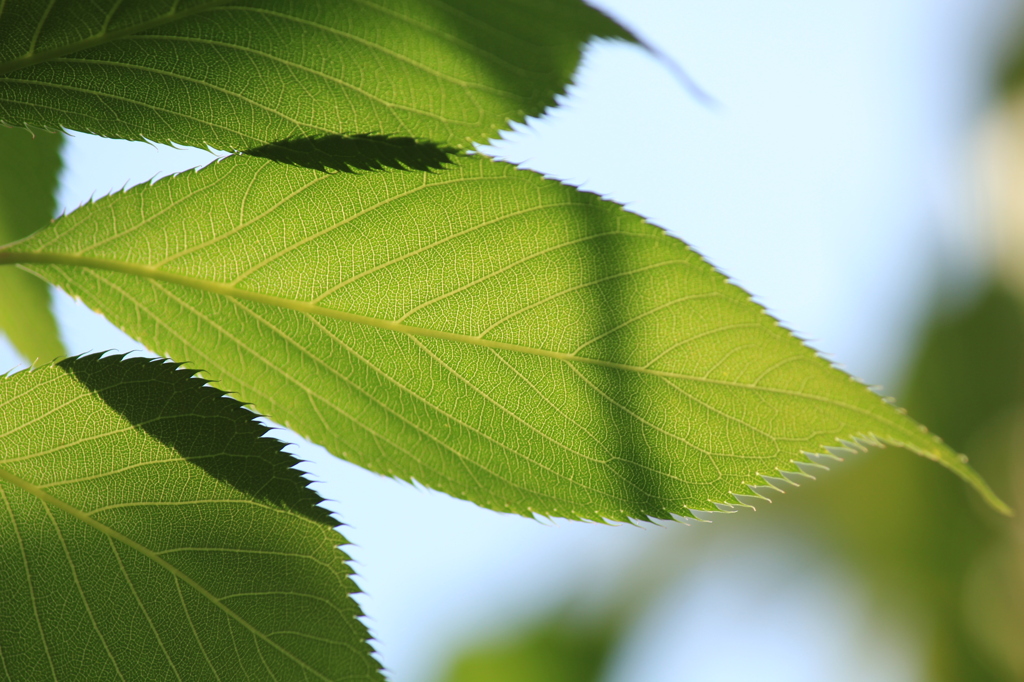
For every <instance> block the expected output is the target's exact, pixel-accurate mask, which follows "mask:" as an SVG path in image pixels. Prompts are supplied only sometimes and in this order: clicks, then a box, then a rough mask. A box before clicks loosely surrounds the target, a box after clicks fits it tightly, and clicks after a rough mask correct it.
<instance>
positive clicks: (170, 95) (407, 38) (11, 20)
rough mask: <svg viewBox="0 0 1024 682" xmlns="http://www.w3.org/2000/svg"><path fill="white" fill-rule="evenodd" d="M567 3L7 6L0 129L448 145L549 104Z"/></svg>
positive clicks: (573, 15) (590, 12) (571, 64)
mask: <svg viewBox="0 0 1024 682" xmlns="http://www.w3.org/2000/svg"><path fill="white" fill-rule="evenodd" d="M592 36H605V37H620V38H627V37H628V33H627V32H626V31H624V30H623V29H622V28H620V27H619V26H617V25H616V24H615V23H614V22H612V21H611V20H610V19H608V18H607V17H605V16H604V15H603V14H601V13H600V12H598V11H597V10H594V9H592V8H590V7H588V6H587V5H585V4H583V2H581V0H502V2H479V0H432V1H424V0H127V1H125V0H96V1H93V2H81V0H8V1H7V2H5V3H0V121H8V122H12V123H18V124H21V123H31V124H34V125H39V126H45V127H58V126H63V127H65V128H70V129H74V130H82V131H87V132H94V133H97V134H100V135H105V136H108V137H121V138H126V139H132V140H138V139H144V138H145V139H150V140H155V141H160V142H164V141H172V142H177V143H180V144H188V145H196V146H204V145H212V146H213V147H215V148H218V149H229V150H230V149H248V148H250V147H255V146H258V145H260V144H265V143H268V142H272V141H275V140H281V139H285V138H291V137H299V136H308V135H314V134H324V133H332V134H334V133H337V134H379V135H397V136H407V137H413V138H419V139H431V140H435V141H438V142H442V143H445V144H452V145H455V146H459V147H461V146H466V145H468V144H469V143H470V142H471V141H480V140H485V139H487V138H488V137H491V136H493V134H494V133H495V132H496V131H497V130H498V129H500V128H502V127H504V126H506V124H507V122H508V120H509V119H512V120H520V121H521V120H523V119H524V117H525V116H527V115H536V114H539V113H540V112H541V111H543V110H544V108H546V107H547V106H550V105H551V104H553V103H554V97H555V95H556V94H557V93H560V92H562V91H563V90H564V88H565V86H566V84H567V82H568V80H569V78H570V76H571V75H572V72H573V71H574V70H575V68H576V65H577V63H578V61H579V56H580V49H581V47H582V44H583V43H584V42H586V41H587V40H588V39H589V38H591V37H592Z"/></svg>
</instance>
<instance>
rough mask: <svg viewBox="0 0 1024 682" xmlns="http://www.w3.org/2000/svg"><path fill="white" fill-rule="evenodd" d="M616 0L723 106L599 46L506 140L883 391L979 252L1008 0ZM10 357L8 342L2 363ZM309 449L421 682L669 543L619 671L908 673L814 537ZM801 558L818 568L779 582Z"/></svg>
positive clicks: (624, 14)
mask: <svg viewBox="0 0 1024 682" xmlns="http://www.w3.org/2000/svg"><path fill="white" fill-rule="evenodd" d="M600 4H601V6H604V7H607V8H608V9H609V11H611V12H613V13H614V14H616V15H617V16H619V17H621V19H622V20H623V21H624V22H625V23H626V24H627V25H628V26H629V27H631V28H633V29H634V30H635V31H636V32H637V33H638V34H639V35H641V36H642V37H643V38H644V39H646V40H647V41H649V42H650V43H651V44H653V45H655V46H657V47H658V48H659V49H660V50H662V51H664V52H665V53H666V54H667V55H669V56H670V57H671V58H672V59H673V60H675V61H676V62H677V63H678V64H680V65H682V66H683V67H684V68H686V69H687V71H688V72H689V73H690V74H691V75H692V77H693V78H695V79H696V80H697V81H698V82H699V83H700V84H701V85H702V86H703V87H704V88H705V89H706V90H707V91H708V92H709V93H710V94H711V95H712V96H713V97H714V98H715V99H716V100H718V101H719V102H720V104H719V106H717V107H714V108H708V107H705V106H703V105H701V104H700V103H698V102H696V101H695V100H694V99H693V98H692V97H690V96H688V94H687V93H686V92H685V91H684V90H683V89H682V88H681V87H680V85H679V83H678V82H677V81H676V80H674V78H673V76H672V74H671V73H670V71H669V70H668V69H666V68H665V67H664V66H663V65H662V64H661V63H659V62H658V61H657V60H655V59H653V58H652V57H651V56H650V55H649V54H647V53H645V52H643V51H642V50H640V49H637V48H634V47H629V46H624V45H610V44H601V45H598V46H595V47H594V48H593V49H591V50H590V51H588V54H587V58H586V62H585V66H584V68H583V70H582V71H581V73H580V75H579V77H578V79H577V80H578V85H577V86H575V87H573V88H572V90H571V91H570V93H569V95H568V96H567V97H566V98H565V100H564V103H563V104H564V106H563V107H562V108H561V109H560V110H557V111H555V112H553V113H552V114H551V115H549V116H548V117H546V118H545V119H543V120H541V121H533V122H531V123H530V125H529V126H528V127H523V126H519V127H518V128H517V132H515V133H512V134H509V135H506V136H505V138H506V139H504V140H502V141H499V142H497V143H496V144H495V145H494V147H493V148H492V149H491V150H490V151H491V153H495V154H498V155H501V156H504V157H507V158H508V159H510V160H512V161H515V162H517V163H524V164H526V165H527V166H529V167H530V168H533V169H536V170H539V171H541V172H544V173H546V174H550V175H553V176H556V177H558V178H560V179H563V180H566V181H569V182H572V183H575V184H580V185H581V186H582V187H583V188H584V189H586V190H589V191H593V192H597V193H600V194H603V195H606V196H608V197H610V198H613V199H615V200H617V201H620V202H623V203H626V204H627V206H629V208H631V209H632V210H634V211H636V212H638V213H641V214H642V215H645V216H647V217H648V218H650V219H651V220H652V222H656V223H658V224H659V225H661V226H663V227H665V228H667V229H669V230H670V231H671V232H673V233H674V234H676V235H677V236H679V237H681V238H683V239H685V240H687V241H688V242H689V243H690V244H691V245H693V246H694V247H695V248H697V250H699V251H700V252H701V253H703V254H704V255H705V256H706V257H707V258H708V259H709V260H711V262H712V263H714V264H715V265H716V266H718V267H719V268H720V269H722V270H723V271H724V272H726V273H727V274H728V275H729V276H730V277H732V278H733V279H734V281H736V282H737V283H739V284H741V285H743V286H745V287H746V288H747V289H748V290H750V291H752V292H753V293H754V294H755V296H756V298H757V300H759V301H761V302H762V303H764V304H765V305H767V306H768V307H769V308H770V310H771V311H773V313H774V314H776V315H777V316H778V317H779V318H780V319H781V320H783V322H784V323H785V324H786V325H787V326H789V327H790V328H792V329H795V330H796V331H797V332H798V333H799V334H800V335H801V336H803V337H805V338H809V339H811V340H812V341H813V344H814V345H815V347H817V348H819V349H820V350H822V351H824V352H826V353H828V354H829V356H830V357H831V358H832V359H834V360H835V361H836V362H838V363H840V364H842V365H843V366H845V367H846V368H848V369H849V370H850V371H851V372H852V373H854V374H855V375H857V376H859V377H861V378H862V379H864V380H866V381H868V382H870V383H887V384H889V385H891V384H892V382H893V381H894V380H895V375H894V372H895V371H896V369H897V368H898V366H899V363H900V361H901V359H902V358H903V355H904V353H905V352H906V349H907V347H908V345H909V343H910V342H911V340H912V338H913V333H914V329H915V325H916V324H917V322H918V320H919V319H920V314H921V313H920V305H921V302H922V300H923V297H925V296H926V295H927V292H928V291H930V290H931V286H932V281H933V280H934V277H935V273H936V268H937V267H938V265H937V263H939V262H940V259H945V261H949V262H954V263H958V264H959V265H956V266H955V267H954V268H953V270H952V271H950V270H946V271H945V272H946V276H948V277H958V278H961V279H962V281H964V282H965V283H969V281H970V275H971V272H972V271H973V270H972V269H976V267H977V264H978V263H979V262H980V261H981V260H982V258H983V257H982V256H981V255H980V253H979V251H978V249H977V248H976V247H974V246H973V245H972V241H971V239H970V233H971V230H972V229H973V228H974V225H973V224H972V215H973V213H972V209H971V202H970V197H969V196H968V195H967V193H965V192H964V190H963V189H962V188H963V184H964V183H963V180H964V171H963V162H964V159H965V157H966V154H967V147H966V142H965V137H964V136H965V134H966V132H967V131H968V125H969V123H970V121H971V117H972V115H973V113H974V112H975V111H976V110H977V109H978V107H979V93H980V92H981V91H982V83H981V81H980V77H981V75H982V74H983V66H984V55H983V53H982V52H981V51H979V46H983V45H984V44H985V43H986V41H987V36H989V35H991V31H992V30H993V29H992V27H993V26H996V25H997V21H995V20H993V19H992V18H991V16H988V15H986V14H984V13H983V11H982V10H984V9H985V8H986V7H987V8H989V9H991V8H992V7H995V6H996V5H998V4H999V2H998V0H987V1H986V2H978V1H975V2H970V1H969V0H939V1H936V0H904V1H902V2H891V0H831V1H830V2H821V0H792V1H790V2H786V3H765V2H762V1H761V0H719V1H718V2H714V3H708V2H696V1H695V0H662V1H655V0H650V1H645V2H641V1H639V0H633V1H631V2H626V1H625V0H608V1H607V2H601V3H600ZM986 16H988V18H986ZM209 158H210V156H209V154H207V153H205V152H201V151H196V150H172V149H168V148H157V147H154V146H149V145H143V144H136V143H126V142H116V141H109V140H100V139H97V138H92V137H89V136H76V137H75V138H74V139H73V140H72V141H71V143H70V144H69V146H68V149H67V155H66V163H67V169H66V172H65V175H64V178H63V185H62V190H61V201H62V203H63V205H64V206H65V208H66V210H71V209H73V208H74V207H75V206H76V205H78V204H79V203H81V202H82V201H85V200H87V199H88V198H89V197H90V196H93V195H95V196H100V195H102V194H105V193H108V192H110V191H113V190H116V189H119V188H120V187H122V186H123V185H125V184H126V183H128V184H134V183H137V182H141V181H145V180H148V179H150V178H152V177H154V176H155V175H158V174H164V173H167V172H173V171H181V170H185V169H187V168H191V167H193V166H195V165H199V164H202V163H205V162H206V161H207V160H208V159H209ZM950 272H952V274H950ZM966 285H967V284H965V286H966ZM55 305H56V310H57V313H58V316H59V318H60V321H61V325H62V329H63V331H64V334H65V339H66V341H67V344H68V347H69V349H70V350H71V351H72V352H75V353H78V352H85V351H89V350H107V349H110V348H116V349H120V350H129V349H132V348H136V347H137V344H135V343H134V342H132V341H131V340H130V339H128V338H127V337H124V336H123V335H120V333H119V332H117V331H116V330H114V329H112V328H111V327H110V326H109V325H108V324H106V323H105V322H104V321H103V320H102V319H100V318H98V317H96V316H95V315H93V314H92V313H91V312H89V311H87V310H85V309H84V307H82V306H81V305H79V304H75V303H74V302H72V301H70V300H69V299H67V297H63V296H59V297H58V298H57V301H56V304H55ZM15 363H16V360H15V358H14V356H13V354H12V352H11V350H10V348H9V347H8V346H6V345H5V342H3V341H2V340H0V370H3V369H7V368H9V367H13V366H14V365H15ZM278 436H279V437H282V438H286V439H291V440H293V441H295V442H297V443H299V441H298V440H297V437H295V436H294V435H290V434H287V433H284V432H282V433H279V434H278ZM295 452H297V453H298V454H299V455H300V456H301V457H302V458H305V459H309V460H310V464H309V465H308V468H310V470H311V471H312V472H313V476H315V477H316V478H317V479H319V480H322V481H325V482H324V483H322V484H320V485H319V486H318V489H319V490H320V491H321V494H323V495H324V496H325V497H327V498H329V499H331V500H333V502H332V503H331V509H332V510H334V511H336V512H337V513H338V515H339V518H340V519H341V520H342V521H344V522H345V523H346V524H349V525H350V526H351V527H350V528H347V529H344V532H345V534H346V536H347V537H348V538H349V539H350V540H351V541H353V542H354V543H355V545H356V546H355V547H353V548H351V549H350V553H351V554H352V556H353V557H354V559H355V560H356V562H357V563H356V565H355V567H356V570H357V571H358V573H359V575H360V578H359V583H360V585H361V586H362V588H363V589H364V591H365V592H366V594H365V595H363V596H361V597H360V601H361V603H363V605H364V608H365V610H366V611H367V613H368V615H369V621H368V622H369V625H370V627H371V630H372V631H373V632H374V634H375V635H376V636H377V637H378V639H379V642H378V643H377V647H378V649H379V651H380V652H381V656H382V660H383V661H384V663H385V665H386V667H387V668H388V669H389V670H390V671H391V672H392V680H394V682H429V681H430V680H431V679H433V678H432V675H434V674H435V673H436V671H437V670H439V668H440V666H442V665H443V661H444V660H445V657H446V656H447V655H449V654H450V652H451V650H452V646H453V644H452V642H454V641H458V640H459V639H461V638H464V637H472V636H480V635H482V634H486V633H488V632H497V631H500V629H501V627H503V626H507V625H512V624H514V623H515V622H518V621H520V620H522V619H524V618H527V617H529V615H531V614H533V613H537V612H539V611H540V610H541V609H543V607H544V605H545V604H553V603H555V602H557V601H558V600H559V598H560V596H561V595H564V594H565V593H566V592H567V591H570V590H576V591H579V592H582V593H586V592H587V591H588V590H589V591H591V592H599V591H600V589H601V586H602V585H608V584H614V583H615V581H616V580H618V579H628V575H623V574H622V572H623V571H626V570H628V569H627V567H628V566H629V561H630V559H631V557H635V556H636V555H637V554H638V553H639V552H641V551H642V550H643V549H644V548H649V547H652V546H655V545H658V544H659V543H661V544H664V543H681V545H680V546H681V547H683V550H682V551H683V555H685V556H688V560H689V561H696V562H698V564H699V566H698V568H697V569H695V572H694V573H693V574H692V575H691V577H690V579H689V580H688V581H687V582H685V583H681V584H680V585H679V586H677V589H674V590H673V591H672V593H671V594H670V595H668V596H667V597H666V598H665V600H664V601H663V602H662V603H661V605H660V606H659V608H658V609H656V611H655V612H653V613H651V614H650V615H649V617H648V618H647V619H646V620H644V621H643V623H642V627H641V630H640V631H639V634H638V635H637V637H635V638H634V639H633V640H631V642H630V643H629V645H628V647H627V650H626V651H625V652H624V655H623V658H622V660H621V661H620V665H619V666H618V668H617V672H616V673H615V675H614V676H613V677H614V680H612V681H609V682H632V681H635V680H639V679H643V680H645V681H646V682H668V681H670V680H671V681H673V682H675V681H679V682H682V681H684V680H686V681H689V680H695V681H696V680H700V681H701V682H713V681H716V680H721V681H723V682H725V681H726V680H736V679H754V678H756V679H760V680H776V679H777V680H786V681H787V682H794V681H797V680H820V679H828V680H831V681H841V680H851V681H852V680H863V679H871V680H876V681H882V680H892V681H894V682H896V681H904V680H905V681H908V682H909V681H910V680H913V679H915V667H914V661H913V656H912V651H913V649H912V647H910V648H909V649H901V647H900V646H899V644H900V642H901V640H899V639H898V638H894V637H893V636H892V633H891V632H890V631H889V630H887V629H886V628H885V627H884V626H880V625H879V624H877V623H870V621H869V620H868V616H867V613H866V611H865V608H866V607H865V606H864V604H863V603H862V602H861V601H860V600H859V597H858V592H857V588H856V586H851V585H850V584H849V580H850V579H849V577H848V576H845V575H844V574H843V573H842V571H841V569H840V568H838V567H836V566H832V565H829V564H828V563H827V562H825V561H823V560H822V559H820V558H818V557H814V556H808V555H806V548H802V547H801V545H800V542H799V538H797V539H791V540H790V541H789V544H788V545H786V546H785V547H784V549H787V550H788V552H786V551H781V550H780V549H779V546H778V545H777V543H776V542H775V540H773V541H771V542H769V541H767V540H764V541H761V542H755V543H752V544H751V545H750V546H748V547H742V548H741V547H737V546H718V545H715V544H714V543H713V542H710V541H707V540H706V539H705V537H706V536H709V533H710V534H711V535H712V536H713V530H714V528H713V527H710V526H709V525H708V524H697V526H695V527H691V528H682V527H675V528H671V527H670V528H665V529H662V528H658V527H654V526H643V527H632V526H619V527H606V526H600V525H596V524H582V523H570V522H565V521H558V522H552V523H544V524H542V523H539V522H536V521H532V520H528V519H522V518H518V517H509V516H503V515H500V514H497V513H494V512H490V511H486V510H482V509H479V508H476V507H474V506H473V505H471V504H469V503H466V502H462V501H458V500H453V499H451V498H448V497H447V496H444V495H441V494H438V493H434V492H429V491H422V490H420V489H418V488H416V487H413V486H410V485H408V484H404V483H397V482H394V481H390V480H386V479H383V478H380V477H378V476H376V475H373V474H369V473H367V472H364V471H362V470H360V469H357V468H356V467H354V466H352V465H349V464H347V463H345V462H342V461H340V460H337V459H335V458H333V457H331V456H330V455H327V454H326V453H324V452H323V451H322V450H320V449H319V448H317V447H315V446H310V445H308V444H300V445H298V446H296V448H295ZM718 523H719V522H716V524H715V525H717V524H718ZM720 523H728V520H727V519H726V520H724V521H720ZM669 525H670V526H671V525H673V524H669ZM776 540H777V539H776ZM708 542H710V544H707V543H708ZM698 545H699V547H698ZM687 547H692V549H693V552H694V555H693V556H690V555H689V554H687V551H686V548H687ZM773 547H774V549H773ZM698 549H699V551H700V553H699V554H697V551H698ZM701 560H703V563H701ZM815 562H818V563H815ZM797 566H800V567H801V574H800V575H801V576H806V573H807V570H808V569H807V566H811V567H813V568H814V571H813V573H814V578H813V579H809V578H805V579H801V580H792V579H790V580H786V579H785V576H787V575H792V574H793V572H794V571H795V570H796V567H797ZM780 580H781V583H780ZM801 642H802V644H800V648H799V651H798V652H796V653H794V649H793V647H794V644H795V643H801ZM868 651H869V652H874V653H873V655H865V652H868ZM908 652H909V653H908ZM723 657H724V658H725V660H727V661H728V665H725V666H723V665H722V660H723Z"/></svg>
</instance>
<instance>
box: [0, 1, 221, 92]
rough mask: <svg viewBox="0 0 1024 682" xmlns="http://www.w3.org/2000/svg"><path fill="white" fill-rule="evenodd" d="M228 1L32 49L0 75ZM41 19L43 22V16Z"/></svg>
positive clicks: (5, 65)
mask: <svg viewBox="0 0 1024 682" xmlns="http://www.w3.org/2000/svg"><path fill="white" fill-rule="evenodd" d="M228 1H229V0H208V2H205V3H202V4H200V5H197V6H195V7H193V8H191V9H187V10H184V11H181V12H174V11H173V10H172V11H171V12H169V13H167V14H165V15H163V16H161V17H157V18H156V19H151V20H149V21H144V22H142V23H141V24H136V25H134V26H126V27H124V28H120V29H117V30H116V31H103V32H102V33H100V34H99V35H94V36H90V37H89V38H85V39H84V40H79V41H76V42H73V43H68V44H67V45H63V46H61V47H56V48H53V49H52V50H43V51H42V52H36V51H32V52H30V53H29V54H26V55H25V56H23V57H19V58H18V59H12V60H11V61H9V62H5V63H3V64H0V77H3V76H6V75H7V74H9V73H12V72H14V71H17V70H19V69H24V68H26V67H29V66H35V65H36V64H42V63H44V62H48V61H50V60H51V59H57V58H59V57H63V56H65V55H68V54H73V53H75V52H78V51H80V50H85V49H88V48H90V47H96V46H98V45H104V44H106V43H109V42H112V41H114V40H117V39H119V38H124V37H126V36H130V35H134V34H136V33H141V32H142V31H148V30H150V29H152V28H157V27H159V26H164V25H166V24H170V23H173V22H175V21H179V20H181V19H184V18H186V17H190V16H192V15H194V14H199V13H201V12H205V11H206V10H208V9H210V8H211V7H214V6H216V5H223V4H225V3H226V2H228ZM43 21H44V22H45V17H44V20H43Z"/></svg>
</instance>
